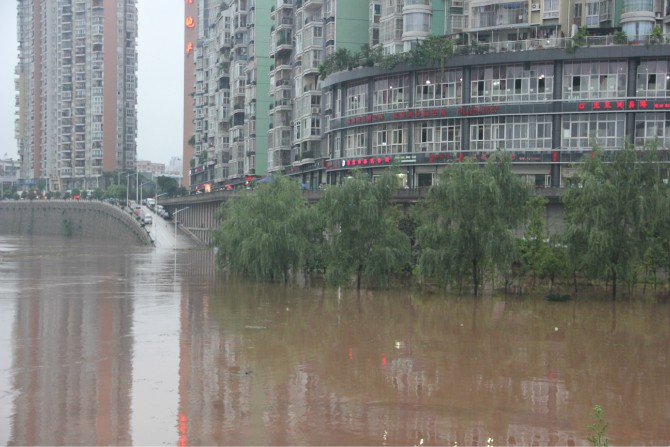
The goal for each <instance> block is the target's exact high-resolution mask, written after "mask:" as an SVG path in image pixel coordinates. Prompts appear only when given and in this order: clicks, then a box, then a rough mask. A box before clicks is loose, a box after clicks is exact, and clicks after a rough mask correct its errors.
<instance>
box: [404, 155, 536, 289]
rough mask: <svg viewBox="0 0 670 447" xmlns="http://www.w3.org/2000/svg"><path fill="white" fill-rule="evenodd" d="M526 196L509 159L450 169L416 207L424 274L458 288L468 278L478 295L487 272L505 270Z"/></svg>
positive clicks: (510, 256)
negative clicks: (455, 284)
mask: <svg viewBox="0 0 670 447" xmlns="http://www.w3.org/2000/svg"><path fill="white" fill-rule="evenodd" d="M527 198H528V192H527V188H526V187H525V186H524V185H523V184H522V182H521V180H520V179H519V177H517V176H516V175H514V174H512V171H511V161H510V158H509V156H508V155H504V154H502V153H498V154H496V155H495V156H492V157H489V159H488V161H487V163H486V165H485V166H484V167H483V168H482V167H481V166H479V165H478V164H477V163H475V162H473V161H471V160H468V161H465V162H464V163H459V164H455V165H450V166H448V167H447V168H446V169H445V170H443V171H442V173H441V174H440V177H439V182H438V183H437V184H436V185H434V186H433V187H431V189H430V191H429V193H428V196H427V197H426V199H425V201H424V202H423V203H422V204H421V206H420V207H419V208H418V209H417V211H418V212H417V219H418V221H419V226H418V228H417V232H416V233H417V240H418V241H419V245H420V251H421V254H420V256H419V269H420V271H421V274H422V276H424V277H427V278H433V279H437V280H438V281H440V282H443V283H447V282H451V281H455V282H456V283H458V284H461V283H462V281H463V280H464V279H465V278H467V277H468V276H469V277H470V280H471V283H472V291H473V295H477V294H478V293H479V287H480V286H481V284H482V282H483V278H484V276H485V273H486V271H487V269H490V268H498V269H500V270H504V271H507V269H508V268H509V266H510V264H511V261H512V260H513V257H514V252H515V236H514V231H515V230H517V229H518V228H519V226H520V224H521V223H522V222H523V221H524V220H525V214H526V211H525V210H526V202H527Z"/></svg>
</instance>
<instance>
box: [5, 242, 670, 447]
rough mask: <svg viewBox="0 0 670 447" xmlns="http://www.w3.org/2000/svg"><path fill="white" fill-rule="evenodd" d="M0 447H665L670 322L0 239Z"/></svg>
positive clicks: (595, 305) (606, 309) (635, 308)
mask: <svg viewBox="0 0 670 447" xmlns="http://www.w3.org/2000/svg"><path fill="white" fill-rule="evenodd" d="M0 353H1V355H0V443H1V444H4V445H82V444H86V445H99V444H107V445H109V444H114V445H119V444H121V445H131V444H132V445H181V446H185V445H407V446H414V445H417V446H418V445H421V444H423V445H451V446H453V445H456V444H458V445H460V446H464V445H480V446H484V445H590V443H589V442H588V440H587V437H588V436H589V435H590V434H592V431H591V430H590V429H589V428H588V426H589V425H590V424H592V423H593V422H594V420H593V419H592V417H591V415H590V414H591V412H592V410H593V407H594V406H595V405H596V404H598V405H600V406H601V407H602V408H603V410H604V417H605V421H606V422H607V423H608V424H609V426H608V428H607V430H606V436H607V438H608V439H609V444H610V445H668V444H670V376H669V373H670V368H669V355H670V306H669V305H668V304H665V303H655V302H634V303H630V302H618V303H616V304H613V303H611V302H603V301H590V300H577V301H571V302H566V303H548V302H545V301H544V300H542V299H541V297H504V296H487V297H482V298H478V299H473V298H472V297H469V296H467V297H455V296H446V297H445V296H441V295H439V294H422V293H421V292H413V291H407V290H391V291H372V292H363V293H357V292H355V291H351V290H336V289H329V288H321V287H307V286H303V287H299V286H284V285H276V284H275V285H265V284H255V283H252V282H247V281H243V280H239V279H234V278H231V277H228V276H226V275H223V274H222V273H221V272H218V271H217V270H216V268H215V267H214V256H213V253H212V252H211V251H210V250H206V249H205V250H203V249H192V250H176V251H175V250H161V249H158V250H154V249H147V248H140V249H138V248H131V247H119V246H115V245H113V244H112V245H110V244H98V243H91V242H90V241H89V242H82V241H77V240H64V239H57V238H39V237H35V238H29V237H20V238H17V237H7V236H0Z"/></svg>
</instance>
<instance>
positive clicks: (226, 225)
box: [213, 177, 310, 281]
mask: <svg viewBox="0 0 670 447" xmlns="http://www.w3.org/2000/svg"><path fill="white" fill-rule="evenodd" d="M217 217H218V218H219V219H221V224H220V225H219V227H218V228H217V229H216V230H214V233H213V240H214V245H215V246H216V247H217V248H218V254H217V256H218V261H219V263H220V264H221V265H223V266H225V267H227V268H229V269H230V270H232V271H234V272H237V273H241V274H243V275H246V276H249V277H251V278H254V279H256V280H262V281H276V280H279V279H283V280H284V281H287V280H288V279H289V275H290V274H291V273H295V272H296V271H297V270H299V269H300V267H301V266H302V265H303V262H302V260H303V258H304V253H305V251H306V250H307V248H308V244H307V241H308V238H307V235H306V228H308V222H309V217H310V209H309V207H308V205H307V202H306V201H305V199H304V198H303V196H302V193H301V191H300V187H299V186H298V184H297V183H296V182H294V181H292V180H290V179H288V178H285V177H275V178H274V179H273V181H271V182H270V183H268V184H265V185H262V186H261V187H259V188H257V189H256V190H254V191H250V192H248V193H247V194H245V195H243V196H242V197H240V198H238V199H234V200H231V201H229V202H227V203H226V205H225V206H224V207H222V208H221V209H220V210H219V212H218V213H217Z"/></svg>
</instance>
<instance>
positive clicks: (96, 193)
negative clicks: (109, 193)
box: [93, 188, 105, 200]
mask: <svg viewBox="0 0 670 447" xmlns="http://www.w3.org/2000/svg"><path fill="white" fill-rule="evenodd" d="M104 197H105V192H104V191H103V190H102V189H101V188H95V189H94V190H93V198H94V199H95V200H102V199H103V198H104Z"/></svg>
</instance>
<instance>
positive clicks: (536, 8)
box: [530, 3, 540, 11]
mask: <svg viewBox="0 0 670 447" xmlns="http://www.w3.org/2000/svg"><path fill="white" fill-rule="evenodd" d="M530 10H531V11H539V10H540V4H539V3H531V5H530Z"/></svg>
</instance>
